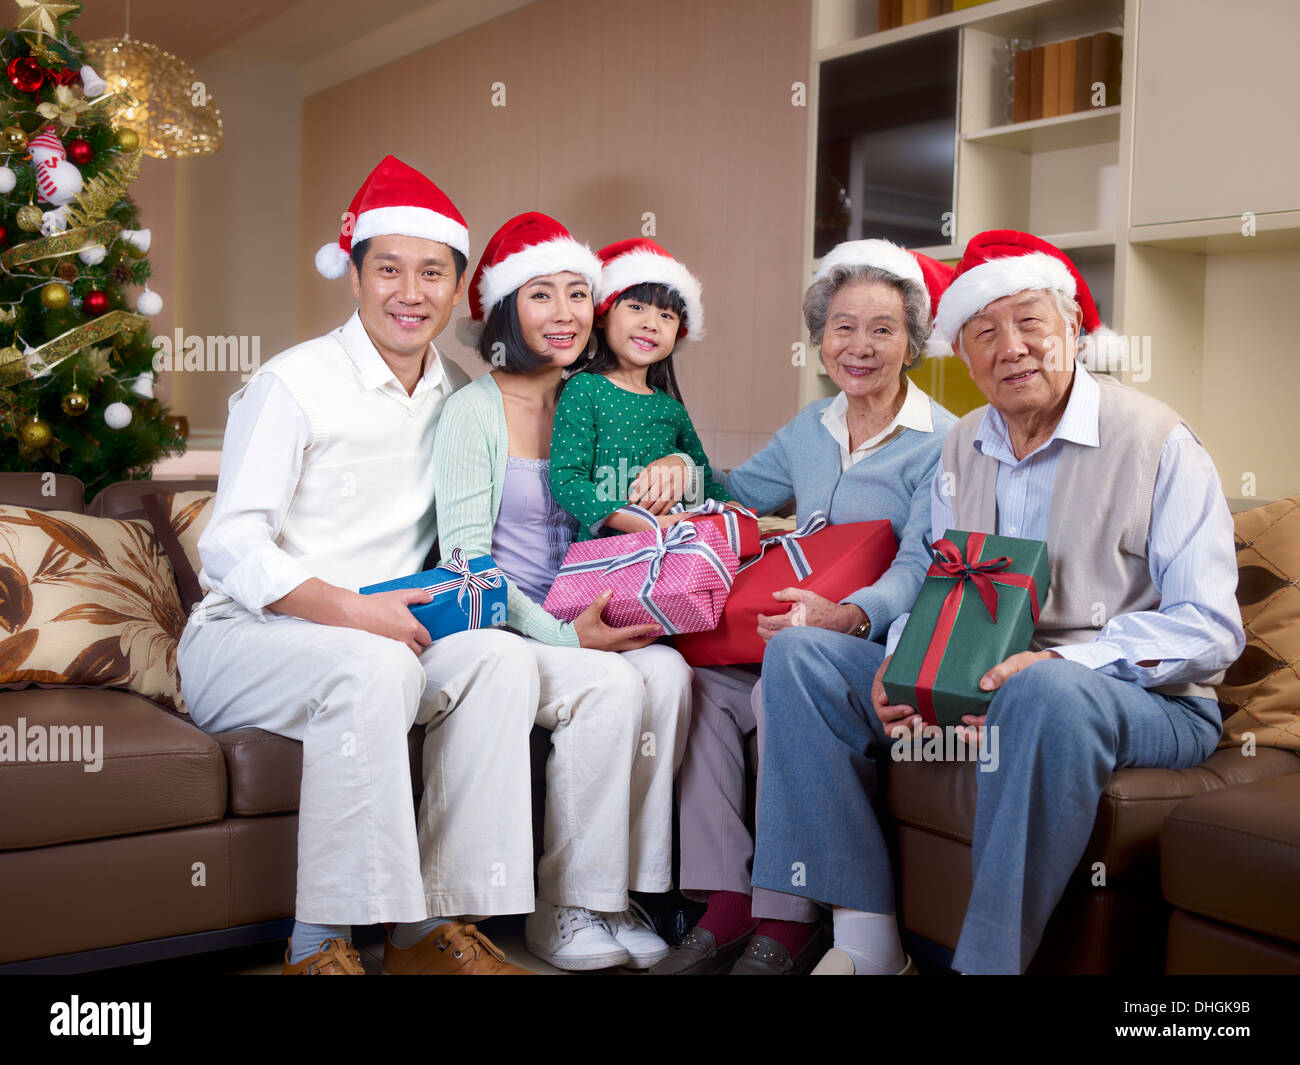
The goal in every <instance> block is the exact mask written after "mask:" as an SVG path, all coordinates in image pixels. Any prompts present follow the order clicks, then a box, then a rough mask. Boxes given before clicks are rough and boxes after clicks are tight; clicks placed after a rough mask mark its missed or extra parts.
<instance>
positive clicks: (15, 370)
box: [0, 344, 27, 388]
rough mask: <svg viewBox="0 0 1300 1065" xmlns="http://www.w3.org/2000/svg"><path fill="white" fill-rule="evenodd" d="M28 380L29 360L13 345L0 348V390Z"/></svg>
mask: <svg viewBox="0 0 1300 1065" xmlns="http://www.w3.org/2000/svg"><path fill="white" fill-rule="evenodd" d="M26 380H27V359H26V358H25V357H24V355H23V353H22V352H21V351H19V350H18V349H17V348H16V347H14V346H13V345H12V344H11V345H10V346H9V347H7V348H0V388H3V387H4V386H5V385H16V384H18V383H19V382H21V381H26Z"/></svg>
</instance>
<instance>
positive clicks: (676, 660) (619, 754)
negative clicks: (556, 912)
mask: <svg viewBox="0 0 1300 1065" xmlns="http://www.w3.org/2000/svg"><path fill="white" fill-rule="evenodd" d="M520 639H521V642H522V643H523V644H524V645H525V646H526V647H527V648H528V649H529V650H530V651H531V652H532V654H533V656H534V658H535V660H536V663H537V673H538V677H539V680H540V686H541V688H540V697H539V700H538V704H537V724H539V725H541V726H543V727H544V728H547V729H550V730H551V754H550V757H549V758H548V759H547V762H546V820H545V829H544V842H543V846H544V851H543V854H542V858H541V861H540V862H539V863H538V866H537V881H538V887H537V893H538V895H539V896H540V897H541V898H542V899H544V900H545V901H547V902H549V903H552V904H553V905H557V906H586V907H587V908H588V909H592V910H606V911H614V912H618V911H621V910H624V909H626V908H627V891H628V888H629V887H630V888H631V889H633V890H634V891H667V890H669V889H670V888H671V887H672V857H673V774H674V773H675V772H676V770H677V767H678V766H679V765H680V764H681V760H682V755H683V753H684V752H685V748H686V739H687V736H688V734H689V731H690V712H691V668H690V666H688V665H687V664H686V662H685V660H684V659H683V658H682V656H681V655H680V654H678V653H677V651H675V650H674V649H673V648H671V647H669V646H668V645H666V644H651V645H650V646H649V647H642V648H639V649H638V650H635V651H625V652H623V653H622V654H612V653H610V652H608V651H591V650H586V649H583V648H575V647H552V646H550V645H548V644H543V643H539V642H537V641H536V640H532V639H525V638H523V637H520ZM431 738H432V737H431ZM435 743H436V740H435ZM427 750H428V748H427V746H426V751H427ZM426 772H427V766H426Z"/></svg>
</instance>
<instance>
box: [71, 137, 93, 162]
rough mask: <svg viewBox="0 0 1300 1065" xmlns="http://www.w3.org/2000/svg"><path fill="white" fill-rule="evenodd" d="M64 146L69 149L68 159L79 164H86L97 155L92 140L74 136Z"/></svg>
mask: <svg viewBox="0 0 1300 1065" xmlns="http://www.w3.org/2000/svg"><path fill="white" fill-rule="evenodd" d="M64 147H65V148H66V149H67V150H68V161H69V162H73V163H76V164H77V165H78V166H85V165H86V164H87V163H88V162H90V161H91V159H93V158H94V157H95V149H94V148H92V147H91V146H90V142H89V141H86V140H82V139H81V138H80V137H74V138H72V140H70V141H68V143H67V144H65V145H64Z"/></svg>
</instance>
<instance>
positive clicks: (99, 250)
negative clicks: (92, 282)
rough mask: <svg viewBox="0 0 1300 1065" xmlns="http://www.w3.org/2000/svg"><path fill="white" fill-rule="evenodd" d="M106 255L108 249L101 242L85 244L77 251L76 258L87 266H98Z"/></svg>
mask: <svg viewBox="0 0 1300 1065" xmlns="http://www.w3.org/2000/svg"><path fill="white" fill-rule="evenodd" d="M107 256H108V249H107V248H106V247H104V245H102V244H87V245H86V246H85V247H84V248H82V249H81V251H79V252H77V258H78V259H80V260H81V261H82V262H83V263H85V264H86V265H87V266H98V265H99V264H100V263H102V262H103V261H104V259H105V258H106V257H107Z"/></svg>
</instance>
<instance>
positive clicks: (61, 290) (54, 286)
mask: <svg viewBox="0 0 1300 1065" xmlns="http://www.w3.org/2000/svg"><path fill="white" fill-rule="evenodd" d="M71 301H72V293H71V292H69V291H68V286H67V285H64V284H60V283H59V282H58V281H52V282H51V283H50V284H48V285H46V286H45V287H44V288H43V289H41V302H42V303H43V304H45V306H46V307H48V308H49V309H50V310H52V311H61V310H63V308H64V307H66V306H67V305H68V304H69V303H70V302H71Z"/></svg>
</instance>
